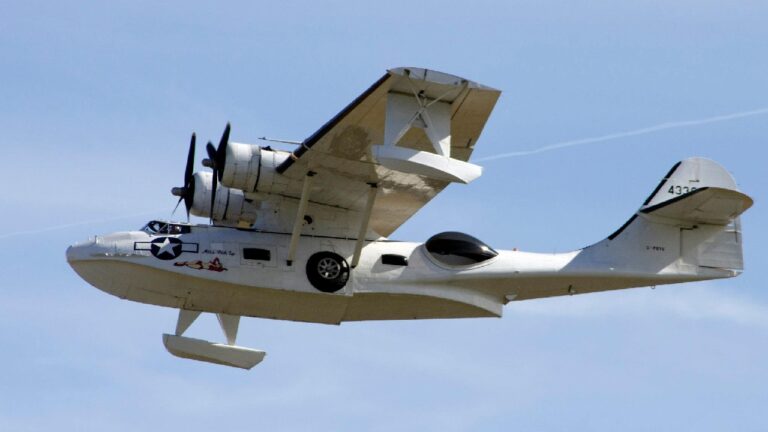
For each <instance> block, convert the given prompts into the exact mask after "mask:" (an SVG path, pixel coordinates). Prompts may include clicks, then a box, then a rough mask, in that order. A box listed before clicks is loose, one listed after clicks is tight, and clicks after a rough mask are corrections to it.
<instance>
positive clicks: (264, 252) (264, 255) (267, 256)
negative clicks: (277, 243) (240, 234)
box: [243, 248, 272, 261]
mask: <svg viewBox="0 0 768 432" xmlns="http://www.w3.org/2000/svg"><path fill="white" fill-rule="evenodd" d="M243 258H245V259H247V260H257V261H270V260H271V259H272V254H271V253H270V252H269V250H268V249H259V248H243Z"/></svg>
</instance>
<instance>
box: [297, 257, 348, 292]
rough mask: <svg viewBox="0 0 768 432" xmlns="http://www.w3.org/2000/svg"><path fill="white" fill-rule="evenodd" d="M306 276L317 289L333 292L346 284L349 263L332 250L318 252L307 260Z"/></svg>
mask: <svg viewBox="0 0 768 432" xmlns="http://www.w3.org/2000/svg"><path fill="white" fill-rule="evenodd" d="M307 278H308V279H309V283H311V284H312V286H313V287H315V288H317V289H318V290H320V291H322V292H325V293H334V292H336V291H338V290H340V289H342V288H344V285H346V284H347V280H348V279H349V264H347V261H346V260H345V259H344V258H342V257H341V256H339V255H338V254H335V253H333V252H318V253H316V254H314V255H312V256H311V257H309V260H307Z"/></svg>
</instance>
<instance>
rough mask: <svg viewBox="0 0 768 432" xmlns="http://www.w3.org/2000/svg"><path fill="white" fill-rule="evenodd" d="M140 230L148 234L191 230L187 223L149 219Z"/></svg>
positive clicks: (178, 232)
mask: <svg viewBox="0 0 768 432" xmlns="http://www.w3.org/2000/svg"><path fill="white" fill-rule="evenodd" d="M141 230H142V231H144V232H146V233H149V234H171V235H175V234H187V233H189V232H190V231H191V229H190V227H189V226H188V225H180V224H174V223H168V222H163V221H150V222H149V223H148V224H146V225H144V228H142V229H141Z"/></svg>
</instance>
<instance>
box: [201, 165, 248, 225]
mask: <svg viewBox="0 0 768 432" xmlns="http://www.w3.org/2000/svg"><path fill="white" fill-rule="evenodd" d="M193 178H194V182H195V195H194V199H193V201H192V208H191V209H190V213H192V214H193V215H195V216H200V217H206V218H207V217H211V194H212V191H213V187H212V186H213V175H212V174H211V173H210V172H197V173H195V174H194V176H193ZM213 220H214V221H216V222H218V223H221V224H224V225H246V224H247V225H248V226H250V225H253V223H254V222H255V221H256V208H255V207H254V206H253V205H252V204H251V203H250V202H248V201H247V200H246V199H245V195H244V193H243V191H241V190H237V189H232V188H228V187H225V186H222V185H219V186H218V188H217V190H216V201H215V202H214V204H213Z"/></svg>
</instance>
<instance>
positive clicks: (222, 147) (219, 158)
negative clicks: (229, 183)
mask: <svg viewBox="0 0 768 432" xmlns="http://www.w3.org/2000/svg"><path fill="white" fill-rule="evenodd" d="M231 130H232V126H231V125H230V124H229V122H227V126H226V127H225V128H224V133H223V134H222V135H221V140H220V141H219V147H218V148H217V149H216V155H215V159H214V162H215V164H216V168H217V171H218V174H219V180H221V177H222V176H223V175H224V166H225V165H226V163H227V145H228V144H229V132H230V131H231Z"/></svg>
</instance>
